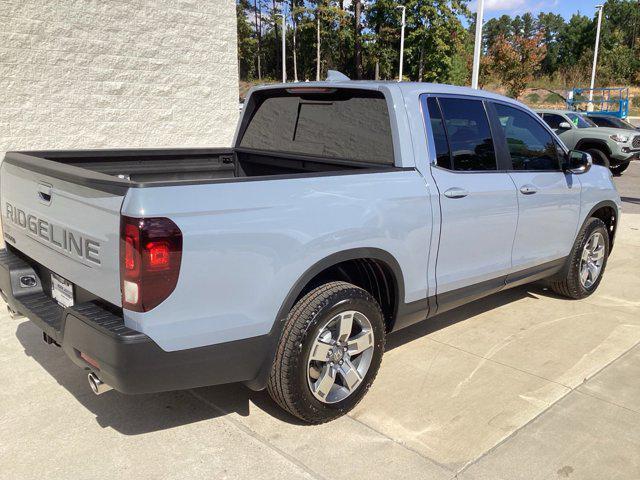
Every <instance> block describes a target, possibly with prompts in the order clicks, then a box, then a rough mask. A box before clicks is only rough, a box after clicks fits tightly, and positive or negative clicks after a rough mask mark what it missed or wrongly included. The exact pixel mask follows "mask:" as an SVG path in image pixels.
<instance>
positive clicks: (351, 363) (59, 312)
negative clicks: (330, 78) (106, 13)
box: [0, 81, 620, 423]
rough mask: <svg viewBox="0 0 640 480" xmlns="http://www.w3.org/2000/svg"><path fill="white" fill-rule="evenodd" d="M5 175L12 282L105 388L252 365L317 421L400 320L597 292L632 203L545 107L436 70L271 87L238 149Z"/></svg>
mask: <svg viewBox="0 0 640 480" xmlns="http://www.w3.org/2000/svg"><path fill="white" fill-rule="evenodd" d="M0 187H1V188H0V192H1V203H2V205H1V208H2V224H3V236H4V239H5V241H6V244H7V247H6V250H4V251H2V252H1V253H0V291H1V292H2V296H3V297H4V298H5V300H6V302H7V303H8V306H9V308H10V311H11V312H12V313H13V314H14V315H20V314H22V315H26V316H27V317H28V318H29V319H30V320H31V321H32V322H34V323H35V324H36V325H37V326H38V327H39V328H40V329H42V330H43V338H44V340H45V342H46V343H48V344H52V345H57V346H60V347H62V350H63V351H64V353H65V354H66V355H67V356H68V357H69V358H70V359H71V360H72V361H73V362H74V363H75V364H77V365H78V366H80V367H81V368H83V369H84V370H86V371H87V372H88V377H89V383H90V386H91V388H92V389H93V391H94V392H95V393H98V394H100V393H103V392H105V391H107V390H109V389H110V388H114V389H116V390H118V391H120V392H123V393H128V394H133V393H148V392H158V391H166V390H175V389H185V388H193V387H200V386H205V385H214V384H222V383H229V382H243V383H244V384H246V385H247V386H249V387H250V388H252V389H257V390H260V389H264V388H266V389H268V391H269V393H270V394H271V396H272V397H273V399H274V400H275V401H276V402H277V403H278V404H279V405H280V406H281V407H282V408H284V409H285V410H287V411H288V412H290V413H291V414H292V415H295V416H296V417H299V418H300V419H302V420H304V421H306V422H310V423H320V422H324V421H328V420H331V419H333V418H336V417H338V416H340V415H343V414H345V413H346V412H348V411H349V410H350V409H352V408H353V407H354V406H355V405H356V404H357V403H358V402H359V401H360V399H361V398H362V397H363V396H364V395H365V393H366V392H367V390H368V389H369V387H370V386H371V384H372V383H373V381H374V378H375V377H376V374H377V372H378V367H379V366H380V362H381V360H382V355H383V352H384V346H385V339H386V337H387V335H389V334H390V333H391V332H394V331H396V330H399V329H401V328H404V327H406V326H408V325H411V324H414V323H416V322H419V321H421V320H425V319H427V318H430V317H433V316H434V315H437V314H440V313H442V312H445V311H447V310H450V309H452V308H454V307H457V306H459V305H462V304H465V303H467V302H471V301H473V300H477V299H479V298H481V297H484V296H485V295H489V294H492V293H495V292H499V291H501V290H504V289H507V288H511V287H515V286H518V285H522V284H525V283H528V282H533V281H537V280H541V279H545V280H546V281H547V282H548V283H549V285H550V286H551V288H552V289H553V290H554V291H555V292H557V293H558V294H560V295H563V296H565V297H568V298H572V299H581V298H585V297H587V296H589V295H591V294H592V293H593V292H594V291H595V290H596V289H597V288H598V285H599V284H600V282H601V280H602V277H603V274H604V271H605V268H606V265H607V258H608V256H609V253H610V252H611V248H612V246H613V244H614V240H615V234H616V226H617V225H618V221H619V217H620V197H619V195H618V193H617V192H616V189H615V187H614V185H613V183H612V179H611V175H610V173H609V171H608V170H606V169H605V168H603V167H601V166H593V167H592V162H591V157H590V155H589V154H586V153H582V152H579V151H575V150H574V151H569V150H568V149H567V148H566V147H565V145H564V144H563V142H562V141H560V139H559V138H558V137H557V136H556V135H555V133H554V132H553V131H552V130H551V129H550V128H549V127H548V126H547V125H546V124H545V123H544V122H543V121H542V120H541V119H540V118H539V117H538V116H537V115H536V114H535V113H534V112H533V111H532V110H530V109H529V108H527V107H526V106H524V105H523V104H521V103H518V102H516V101H514V100H512V99H509V98H506V97H503V96H499V95H495V94H492V93H488V92H484V91H480V90H472V89H468V88H460V87H452V86H447V85H432V84H425V83H380V82H350V81H335V82H318V83H307V84H304V86H298V85H291V84H284V85H272V86H267V87H260V88H256V89H254V90H252V91H251V93H250V95H249V97H248V99H247V102H246V103H245V108H244V109H243V115H242V117H241V120H240V122H239V126H238V129H237V133H236V136H235V140H234V143H233V146H232V147H229V148H217V149H215V148H211V149H205V148H203V149H167V150H158V149H150V150H141V149H138V150H84V151H75V150H74V151H32V152H10V153H7V154H6V157H5V159H4V162H3V163H2V167H1V171H0ZM34 389H35V390H37V386H35V387H34ZM34 389H32V391H33V394H34V395H37V391H35V390H34ZM113 401H114V402H116V401H118V398H117V397H115V398H114V399H113Z"/></svg>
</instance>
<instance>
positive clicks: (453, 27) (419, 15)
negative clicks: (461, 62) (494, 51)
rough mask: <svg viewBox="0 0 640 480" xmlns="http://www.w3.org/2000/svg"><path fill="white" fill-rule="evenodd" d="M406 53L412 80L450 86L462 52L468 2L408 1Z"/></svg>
mask: <svg viewBox="0 0 640 480" xmlns="http://www.w3.org/2000/svg"><path fill="white" fill-rule="evenodd" d="M406 5H407V31H408V35H407V39H406V41H405V42H406V43H405V45H406V52H407V60H408V64H409V65H408V68H407V71H408V72H409V74H410V76H411V78H412V79H415V80H418V81H423V80H426V81H438V82H443V83H446V82H449V81H450V80H451V76H452V72H453V68H454V65H453V59H454V57H456V55H457V54H458V52H459V51H460V50H461V49H462V46H463V40H464V38H465V34H466V32H465V29H464V27H463V25H462V23H461V22H460V17H461V16H463V15H466V14H467V13H468V10H467V1H466V0H407V4H406Z"/></svg>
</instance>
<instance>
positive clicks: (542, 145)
mask: <svg viewBox="0 0 640 480" xmlns="http://www.w3.org/2000/svg"><path fill="white" fill-rule="evenodd" d="M495 108H496V113H497V114H498V120H499V121H500V125H501V126H502V129H503V132H504V135H505V137H506V140H507V147H508V149H509V154H510V155H511V161H512V164H513V169H514V170H559V169H560V163H559V159H558V150H557V147H556V143H555V141H554V139H553V136H552V135H551V134H550V133H549V132H548V131H547V130H546V129H545V128H544V127H543V126H542V125H540V123H539V122H538V121H537V120H536V119H535V118H534V117H532V116H531V115H529V114H528V113H526V112H524V111H522V110H520V109H518V108H514V107H510V106H508V105H504V104H500V103H497V104H495Z"/></svg>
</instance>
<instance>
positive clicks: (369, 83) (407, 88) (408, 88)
mask: <svg viewBox="0 0 640 480" xmlns="http://www.w3.org/2000/svg"><path fill="white" fill-rule="evenodd" d="M283 88H285V89H290V88H355V89H364V90H384V89H389V90H400V91H401V92H402V93H403V94H413V93H436V94H438V93H440V94H448V95H465V96H472V97H481V98H488V99H493V100H500V101H502V102H506V103H513V104H516V105H524V104H522V103H521V102H519V101H517V100H514V99H513V98H510V97H506V96H504V95H500V94H497V93H493V92H489V91H487V90H478V89H474V88H471V87H460V86H457V85H447V84H444V83H428V82H398V81H394V80H386V81H380V80H333V81H321V82H298V83H293V82H291V83H274V84H268V85H259V86H256V87H253V88H252V89H251V91H250V92H249V93H253V92H255V91H262V90H277V89H283Z"/></svg>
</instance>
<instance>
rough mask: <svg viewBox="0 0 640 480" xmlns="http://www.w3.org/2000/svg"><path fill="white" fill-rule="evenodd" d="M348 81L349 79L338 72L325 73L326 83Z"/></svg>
mask: <svg viewBox="0 0 640 480" xmlns="http://www.w3.org/2000/svg"><path fill="white" fill-rule="evenodd" d="M349 80H351V79H350V78H349V77H347V76H346V75H345V74H344V73H342V72H339V71H338V70H329V71H328V72H327V82H345V81H346V82H348V81H349Z"/></svg>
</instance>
